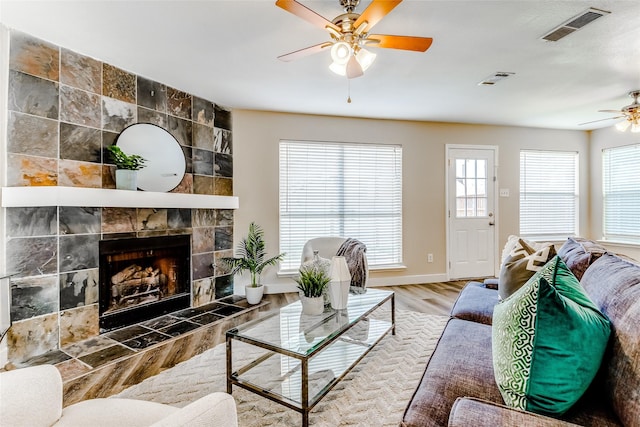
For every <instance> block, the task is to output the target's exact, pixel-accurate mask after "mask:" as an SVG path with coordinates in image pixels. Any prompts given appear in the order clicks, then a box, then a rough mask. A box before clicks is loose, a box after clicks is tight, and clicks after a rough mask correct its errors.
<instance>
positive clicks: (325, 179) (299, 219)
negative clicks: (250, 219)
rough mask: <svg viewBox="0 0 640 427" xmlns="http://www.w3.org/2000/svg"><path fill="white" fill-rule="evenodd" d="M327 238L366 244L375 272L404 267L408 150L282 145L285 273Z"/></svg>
mask: <svg viewBox="0 0 640 427" xmlns="http://www.w3.org/2000/svg"><path fill="white" fill-rule="evenodd" d="M324 236H344V237H352V238H355V239H358V240H360V241H362V242H363V243H364V244H365V245H367V260H368V262H369V266H370V267H375V266H378V267H380V266H390V265H398V264H401V263H402V147H400V146H397V145H373V144H348V143H326V142H322V143H320V142H302V141H281V142H280V251H281V252H286V253H287V255H286V257H285V259H284V260H283V262H282V263H281V269H282V270H283V271H293V270H297V269H298V268H299V266H300V257H301V255H302V247H303V246H304V244H305V242H306V241H307V240H309V239H312V238H315V237H324Z"/></svg>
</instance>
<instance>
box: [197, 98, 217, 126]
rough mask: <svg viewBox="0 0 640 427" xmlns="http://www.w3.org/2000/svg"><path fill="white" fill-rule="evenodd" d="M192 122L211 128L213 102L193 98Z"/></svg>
mask: <svg viewBox="0 0 640 427" xmlns="http://www.w3.org/2000/svg"><path fill="white" fill-rule="evenodd" d="M193 121H194V122H198V123H200V124H203V125H206V126H209V127H213V102H211V101H207V100H206V99H202V98H198V97H197V96H194V97H193Z"/></svg>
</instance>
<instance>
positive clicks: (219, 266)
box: [213, 249, 233, 276]
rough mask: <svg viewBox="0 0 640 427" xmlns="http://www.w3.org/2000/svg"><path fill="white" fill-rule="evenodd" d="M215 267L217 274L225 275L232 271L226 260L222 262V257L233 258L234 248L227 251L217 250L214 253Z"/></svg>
mask: <svg viewBox="0 0 640 427" xmlns="http://www.w3.org/2000/svg"><path fill="white" fill-rule="evenodd" d="M213 257H214V263H215V265H216V267H215V275H216V276H225V275H227V274H230V273H231V268H229V265H228V264H227V263H226V262H222V261H221V258H232V257H233V250H232V249H228V250H226V251H217V252H215V253H214V254H213Z"/></svg>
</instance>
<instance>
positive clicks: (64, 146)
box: [60, 123, 102, 163]
mask: <svg viewBox="0 0 640 427" xmlns="http://www.w3.org/2000/svg"><path fill="white" fill-rule="evenodd" d="M60 158H61V159H68V160H79V161H83V162H93V163H100V162H101V161H102V132H101V131H100V130H99V129H94V128H89V127H84V126H78V125H72V124H69V123H60Z"/></svg>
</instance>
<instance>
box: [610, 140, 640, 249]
mask: <svg viewBox="0 0 640 427" xmlns="http://www.w3.org/2000/svg"><path fill="white" fill-rule="evenodd" d="M602 171H603V175H604V176H603V180H602V181H603V197H604V202H603V203H604V206H603V215H604V218H603V224H604V230H603V233H604V239H605V240H611V241H616V242H621V243H640V219H639V218H638V216H639V215H640V145H638V144H636V145H628V146H624V147H616V148H607V149H605V150H602Z"/></svg>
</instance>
